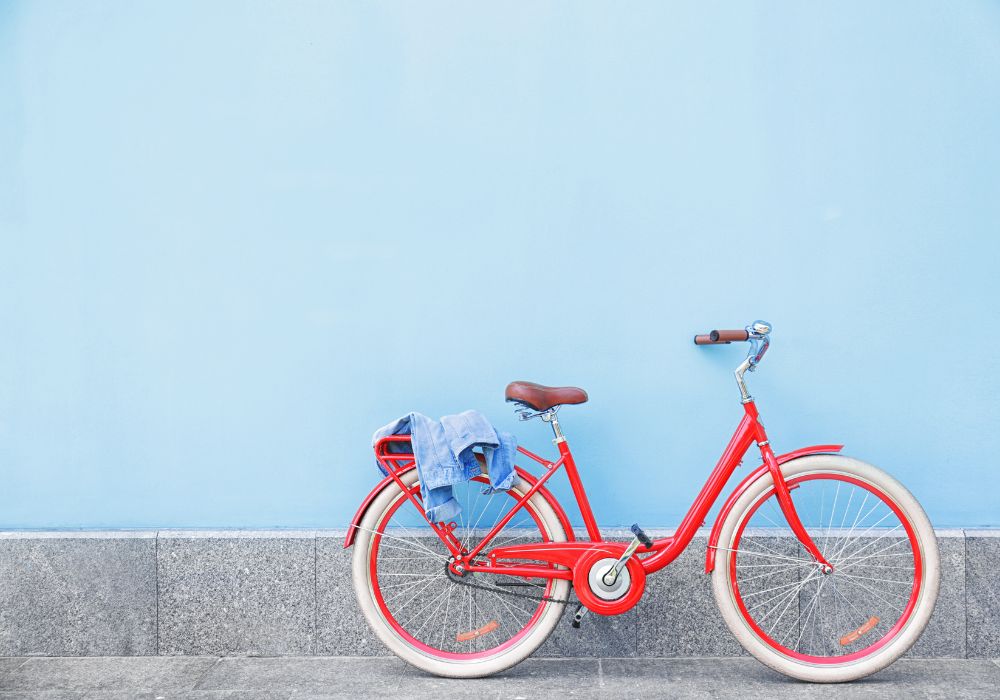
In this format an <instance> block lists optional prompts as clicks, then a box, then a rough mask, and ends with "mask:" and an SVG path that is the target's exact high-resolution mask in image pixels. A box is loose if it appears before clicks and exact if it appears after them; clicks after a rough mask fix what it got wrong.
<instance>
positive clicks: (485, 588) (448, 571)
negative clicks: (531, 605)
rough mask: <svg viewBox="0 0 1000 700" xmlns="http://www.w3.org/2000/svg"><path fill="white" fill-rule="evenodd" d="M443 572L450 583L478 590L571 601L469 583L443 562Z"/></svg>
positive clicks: (547, 599)
mask: <svg viewBox="0 0 1000 700" xmlns="http://www.w3.org/2000/svg"><path fill="white" fill-rule="evenodd" d="M444 573H445V576H447V577H448V580H449V581H451V582H452V583H458V584H461V585H463V586H468V587H469V588H478V589H480V590H483V591H490V592H492V593H503V594H504V595H509V596H514V597H515V598H527V599H528V600H541V601H544V602H546V603H562V604H563V605H566V604H568V603H570V602H572V601H570V599H569V598H567V599H565V600H563V599H561V598H553V597H551V596H546V595H541V596H539V595H531V594H530V593H515V592H514V591H505V590H503V589H497V588H492V587H490V586H483V585H480V584H478V583H469V582H468V581H464V580H462V579H461V578H455V576H454V575H453V574H452V572H451V569H449V568H448V565H447V564H445V567H444Z"/></svg>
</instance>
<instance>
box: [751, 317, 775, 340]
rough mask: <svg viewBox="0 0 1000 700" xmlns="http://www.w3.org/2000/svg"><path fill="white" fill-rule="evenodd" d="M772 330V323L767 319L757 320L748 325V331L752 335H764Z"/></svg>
mask: <svg viewBox="0 0 1000 700" xmlns="http://www.w3.org/2000/svg"><path fill="white" fill-rule="evenodd" d="M770 332H771V324H770V323H768V322H767V321H761V320H759V319H758V320H756V321H754V322H753V323H751V324H750V325H749V326H747V333H749V334H750V335H756V336H764V335H767V334H768V333H770Z"/></svg>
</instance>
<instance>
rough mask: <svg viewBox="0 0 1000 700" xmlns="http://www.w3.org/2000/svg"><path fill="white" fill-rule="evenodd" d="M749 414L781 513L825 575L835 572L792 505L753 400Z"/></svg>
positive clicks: (745, 405)
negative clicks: (772, 482)
mask: <svg viewBox="0 0 1000 700" xmlns="http://www.w3.org/2000/svg"><path fill="white" fill-rule="evenodd" d="M744 408H745V409H746V412H747V414H748V415H749V416H750V417H751V418H753V424H754V438H755V440H756V442H757V448H758V449H759V450H760V456H761V459H763V461H764V464H765V465H767V470H768V471H769V472H770V473H771V479H772V480H773V481H774V493H775V495H776V496H777V498H778V505H779V506H780V507H781V513H782V515H784V516H785V520H787V521H788V526H789V527H790V528H792V532H794V533H795V536H796V537H797V538H798V539H799V542H801V543H802V546H803V547H805V548H806V551H807V552H809V554H810V555H812V558H813V559H815V560H816V563H817V564H819V567H820V571H822V572H823V573H824V574H829V573H832V572H833V565H832V564H830V562H828V561H827V560H826V557H824V556H823V553H822V552H820V551H819V547H817V546H816V543H815V542H813V539H812V537H810V536H809V533H808V532H807V531H806V528H805V526H804V525H803V524H802V520H801V519H800V518H799V514H798V513H797V512H796V510H795V504H794V503H792V494H791V490H790V489H789V488H788V484H787V483H785V477H784V475H783V474H782V473H781V467H780V465H779V464H778V460H777V458H775V456H774V450H772V449H771V444H770V442H769V441H768V439H767V433H766V432H765V431H764V426H763V425H762V424H761V422H760V417H759V416H758V413H757V406H756V405H755V404H754V402H753V400H750V401H748V402H746V403H745V404H744Z"/></svg>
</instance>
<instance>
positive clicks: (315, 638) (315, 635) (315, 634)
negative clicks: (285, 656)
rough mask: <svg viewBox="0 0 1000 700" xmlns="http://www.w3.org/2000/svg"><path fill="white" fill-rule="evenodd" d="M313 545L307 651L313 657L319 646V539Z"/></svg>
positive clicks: (313, 539) (315, 539)
mask: <svg viewBox="0 0 1000 700" xmlns="http://www.w3.org/2000/svg"><path fill="white" fill-rule="evenodd" d="M312 543H313V601H312V602H313V626H312V639H311V640H310V641H309V649H310V651H311V653H312V654H313V655H315V654H316V650H317V648H318V646H319V537H313V538H312Z"/></svg>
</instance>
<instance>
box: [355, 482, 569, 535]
mask: <svg viewBox="0 0 1000 700" xmlns="http://www.w3.org/2000/svg"><path fill="white" fill-rule="evenodd" d="M416 468H417V465H415V464H411V465H410V466H408V467H405V468H403V469H400V470H399V471H397V472H396V474H397V476H402V475H403V474H406V473H408V472H409V471H411V470H413V469H416ZM514 471H516V472H517V475H518V476H519V477H521V478H522V479H524V480H525V481H527V482H528V484H529V485H531V486H534V485H535V482H536V481H538V479H536V478H535V475H534V474H532V473H531V472H527V471H525V470H524V469H521V467H517V466H515V467H514ZM394 483H395V480H394V479H393V478H392V477H391V476H387V477H385V478H384V479H382V481H380V482H378V484H377V485H376V486H375V488H373V489H372V490H371V493H369V494H368V495H367V496H366V497H365V500H364V501H362V502H361V506H360V507H359V508H358V512H357V513H355V514H354V518H353V519H352V520H351V524H350V525H349V526H348V528H347V537H345V538H344V549H347V548H348V547H350V546H351V545H352V544H354V538H355V536H356V535H357V533H358V526H359V525H360V524H361V519H362V518H363V517H365V513H366V512H368V509H369V508H370V507H371V505H372V503H373V502H374V501H375V499H376V498H377V497H378V495H379V494H380V493H382V491H383V490H384V489H386V488H388V487H389V486H390V485H391V484H394ZM538 494H539V495H540V496H541V497H542V498H544V499H545V500H546V501H547V502H548V504H549V505H550V506H552V509H553V510H554V511H555V512H556V517H558V518H559V523H560V524H561V525H562V527H563V530H564V531H565V532H566V539H567V540H568V541H570V542H572V541H573V540H574V539H575V538H574V537H573V526H572V525H571V524H570V522H569V517H567V515H566V511H565V510H563V507H562V506H561V505H559V501H557V500H556V497H555V496H553V495H552V492H551V491H549V490H548V489H547V488H545V487H544V486H542V487H541V488H540V489H538Z"/></svg>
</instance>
